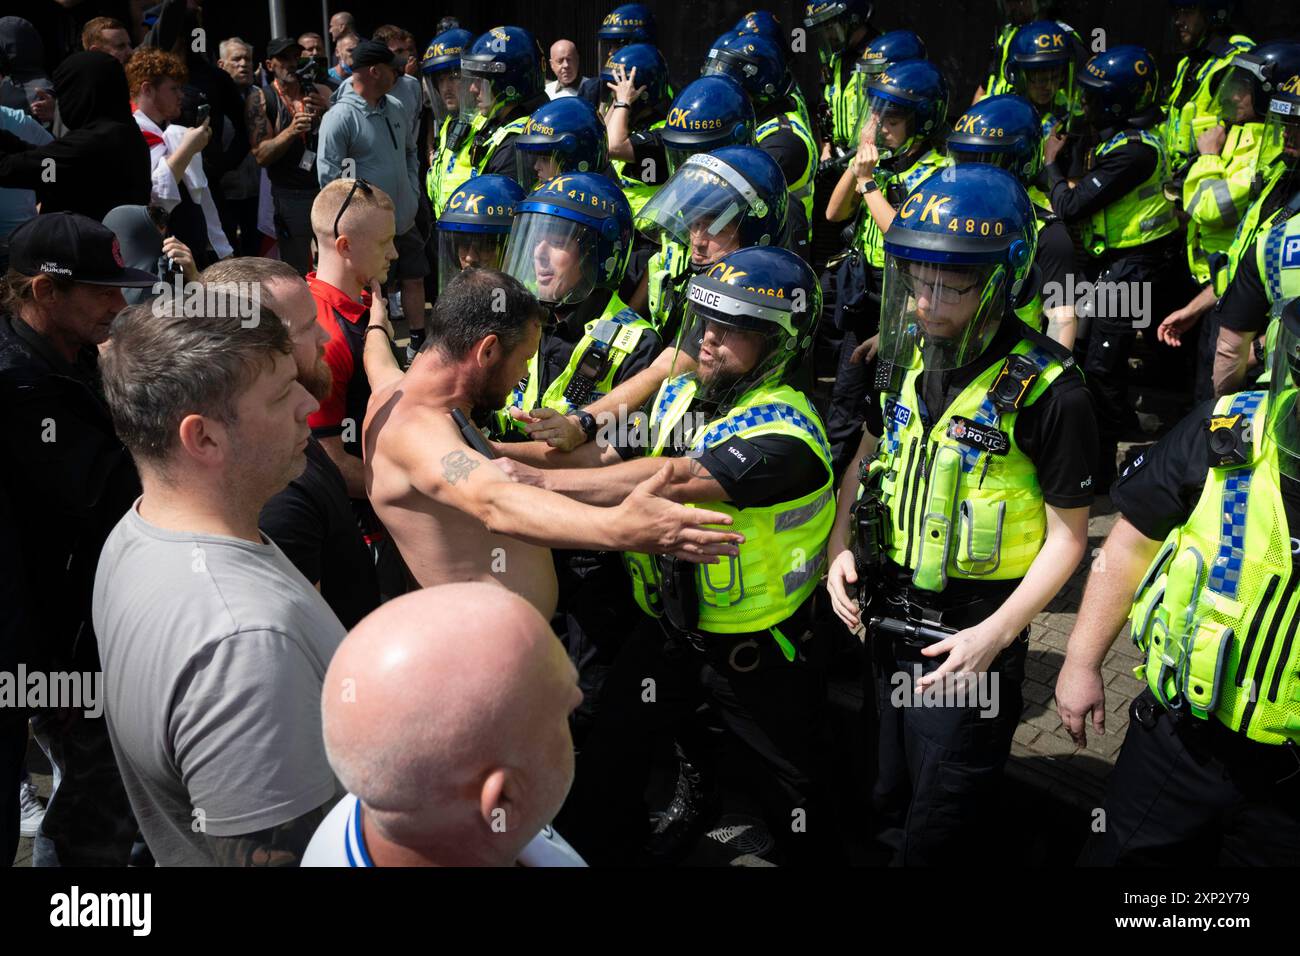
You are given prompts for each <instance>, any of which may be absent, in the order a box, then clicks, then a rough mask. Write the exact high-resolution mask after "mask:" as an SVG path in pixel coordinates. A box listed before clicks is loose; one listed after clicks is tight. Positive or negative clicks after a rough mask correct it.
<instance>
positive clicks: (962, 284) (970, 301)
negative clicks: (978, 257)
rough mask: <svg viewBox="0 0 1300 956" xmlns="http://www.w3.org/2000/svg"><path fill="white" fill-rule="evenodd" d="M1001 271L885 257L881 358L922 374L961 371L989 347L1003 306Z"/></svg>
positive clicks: (994, 267)
mask: <svg viewBox="0 0 1300 956" xmlns="http://www.w3.org/2000/svg"><path fill="white" fill-rule="evenodd" d="M1006 279H1007V274H1006V268H1005V267H1004V266H1002V265H999V264H993V263H984V264H980V265H956V264H951V263H935V262H923V261H920V260H914V259H903V258H901V257H899V256H896V255H894V254H892V253H888V254H886V256H885V280H884V290H883V292H882V295H881V311H880V352H879V354H880V360H881V361H882V362H886V363H889V364H892V365H894V366H896V367H901V368H911V367H913V366H914V365H915V364H916V363H917V362H918V361H919V362H921V363H922V364H923V366H924V368H925V369H926V370H929V371H933V370H941V369H953V368H960V367H961V366H963V365H968V364H970V363H971V362H973V361H974V360H975V359H977V358H978V357H979V356H980V354H981V353H983V351H984V350H985V349H986V348H987V347H988V344H989V342H990V340H991V339H992V338H993V334H994V333H995V332H996V331H997V329H998V325H999V323H1000V322H1001V321H1002V315H1003V311H1004V309H1005V308H1006V302H1007V295H1006Z"/></svg>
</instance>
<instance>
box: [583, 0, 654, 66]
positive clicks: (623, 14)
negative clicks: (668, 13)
mask: <svg viewBox="0 0 1300 956" xmlns="http://www.w3.org/2000/svg"><path fill="white" fill-rule="evenodd" d="M656 40H657V37H656V36H655V15H654V14H653V13H651V12H650V8H649V7H647V6H646V5H645V4H644V3H625V4H623V5H622V6H621V7H615V8H614V9H613V10H611V11H610V12H609V13H607V14H606V15H605V19H604V20H603V21H601V24H600V29H599V30H597V31H596V59H597V62H599V63H605V62H607V61H608V60H609V58H610V57H611V56H613V55H614V54H615V53H616V52H618V50H619V49H620V48H621V47H624V46H627V45H628V44H629V43H651V44H653V43H654V42H655V41H656Z"/></svg>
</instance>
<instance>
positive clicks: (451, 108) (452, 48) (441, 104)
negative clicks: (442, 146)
mask: <svg viewBox="0 0 1300 956" xmlns="http://www.w3.org/2000/svg"><path fill="white" fill-rule="evenodd" d="M473 42H474V34H472V33H470V32H469V31H468V30H461V29H455V30H448V31H446V32H445V33H439V34H438V35H437V36H436V37H434V38H433V39H432V40H431V41H429V46H428V47H427V48H426V49H425V51H424V56H423V57H421V58H420V83H421V85H423V86H424V95H425V97H426V98H427V99H428V100H429V104H430V105H431V106H432V108H433V119H434V123H435V125H436V126H437V127H441V126H442V121H443V120H445V119H446V118H447V117H448V115H450V114H452V113H455V112H457V111H458V110H459V109H460V96H459V90H458V81H459V80H460V57H461V54H462V53H463V52H464V51H465V50H466V48H468V47H469V46H470V45H471V44H472V43H473Z"/></svg>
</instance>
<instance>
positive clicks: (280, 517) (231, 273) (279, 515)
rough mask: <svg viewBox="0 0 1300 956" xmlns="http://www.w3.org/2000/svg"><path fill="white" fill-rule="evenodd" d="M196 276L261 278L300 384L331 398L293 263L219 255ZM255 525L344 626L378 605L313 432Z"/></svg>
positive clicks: (368, 563)
mask: <svg viewBox="0 0 1300 956" xmlns="http://www.w3.org/2000/svg"><path fill="white" fill-rule="evenodd" d="M201 279H202V281H203V282H205V283H208V284H209V285H224V284H227V283H236V282H243V283H250V284H251V283H254V282H256V283H259V284H260V288H261V298H262V305H263V306H264V307H265V308H266V309H268V310H269V311H270V312H272V313H274V314H275V315H276V316H277V317H278V318H279V319H280V321H281V322H283V323H284V326H285V328H286V329H287V330H288V332H289V338H290V339H291V340H292V342H293V359H294V362H295V363H296V365H297V366H298V383H299V384H300V385H302V387H303V388H305V389H306V390H307V391H308V392H310V393H311V396H312V398H314V399H316V400H317V401H324V400H325V399H326V398H328V397H329V394H330V388H331V384H332V379H331V375H330V367H329V366H328V365H327V364H326V363H325V343H326V342H328V341H329V333H328V332H326V331H325V329H324V327H323V326H322V325H321V324H320V323H319V322H317V321H316V304H315V301H314V300H313V299H312V296H311V290H310V289H309V288H308V286H307V283H306V282H305V281H304V280H303V279H302V277H301V276H299V275H298V274H297V273H296V272H295V271H294V269H293V267H292V266H290V265H289V264H288V263H285V262H279V261H277V260H274V259H259V258H253V257H247V258H239V259H225V260H223V261H221V262H218V263H216V264H215V265H212V266H209V267H208V268H207V269H206V270H205V271H204V272H203V275H202V276H201ZM258 526H259V527H260V528H261V529H262V531H264V532H265V533H266V536H267V537H268V538H270V539H271V540H272V541H274V542H275V543H276V544H277V545H279V547H280V550H281V551H283V552H284V553H285V556H286V557H288V559H289V560H290V561H291V562H293V566H294V567H296V568H297V569H298V570H299V571H301V572H302V575H303V577H305V578H306V579H307V580H308V581H310V582H311V583H312V584H314V585H315V586H316V587H317V588H318V589H319V590H320V592H321V596H322V597H324V598H325V602H326V603H327V604H329V606H330V609H331V610H332V611H333V612H334V613H335V614H336V615H338V618H339V620H340V621H341V622H342V623H343V626H344V627H352V626H353V625H354V624H356V623H357V621H359V620H361V618H363V617H365V616H366V615H367V614H369V613H370V612H371V611H373V610H374V609H375V608H376V607H378V606H379V584H378V581H377V580H376V577H375V563H374V561H373V560H371V557H370V553H369V551H368V550H367V549H366V542H365V538H364V537H363V536H362V534H361V529H360V528H359V527H358V525H357V522H356V518H355V515H354V513H353V511H352V504H351V501H350V500H349V498H348V490H347V485H346V484H345V483H344V481H343V473H342V472H340V471H339V469H338V466H337V465H335V464H334V462H333V461H332V460H331V459H330V457H329V455H328V454H326V452H325V449H324V448H322V447H321V444H320V442H319V441H317V440H316V438H315V437H314V436H313V437H312V438H311V439H310V440H309V441H308V443H307V467H306V468H305V469H304V470H303V473H302V474H301V475H299V476H298V477H297V478H295V479H293V480H292V481H291V482H289V486H288V487H287V488H285V489H284V490H283V491H281V492H280V493H279V494H277V495H276V496H275V497H274V498H272V499H271V500H270V501H268V502H267V503H266V504H265V505H264V506H263V507H262V513H261V516H260V517H259V519H258Z"/></svg>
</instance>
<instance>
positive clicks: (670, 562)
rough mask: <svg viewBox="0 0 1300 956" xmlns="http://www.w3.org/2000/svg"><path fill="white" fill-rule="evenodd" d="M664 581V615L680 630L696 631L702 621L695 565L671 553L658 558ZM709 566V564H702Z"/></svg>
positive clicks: (660, 572)
mask: <svg viewBox="0 0 1300 956" xmlns="http://www.w3.org/2000/svg"><path fill="white" fill-rule="evenodd" d="M655 560H656V562H657V563H658V565H659V574H660V577H661V579H662V581H663V606H664V617H666V618H668V622H669V623H670V624H672V626H673V627H675V628H677V629H678V630H679V631H694V630H695V628H696V626H697V625H698V624H699V623H700V601H699V598H698V597H697V596H696V592H695V567H696V566H695V565H694V564H691V563H690V562H689V561H679V560H677V558H675V557H674V556H672V555H670V554H661V555H659V556H658V557H657V558H656V559H655ZM700 567H708V565H700Z"/></svg>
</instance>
